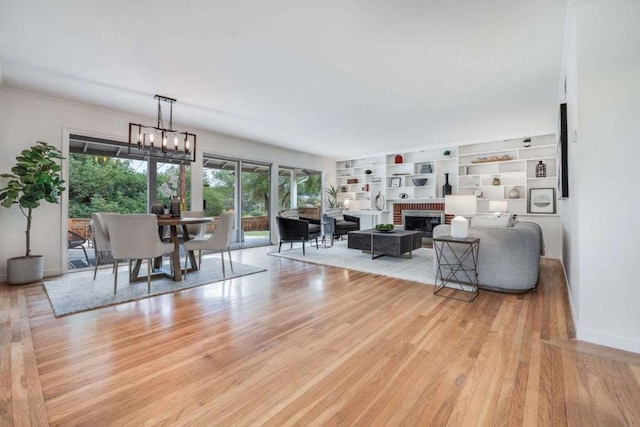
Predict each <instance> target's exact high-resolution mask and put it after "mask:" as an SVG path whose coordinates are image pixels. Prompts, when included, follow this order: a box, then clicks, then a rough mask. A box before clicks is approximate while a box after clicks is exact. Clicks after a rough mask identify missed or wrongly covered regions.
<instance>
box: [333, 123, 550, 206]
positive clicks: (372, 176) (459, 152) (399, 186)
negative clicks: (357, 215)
mask: <svg viewBox="0 0 640 427" xmlns="http://www.w3.org/2000/svg"><path fill="white" fill-rule="evenodd" d="M530 139H531V141H530V142H529V143H528V145H529V146H528V147H525V143H524V141H523V140H524V138H519V139H512V140H507V141H491V142H482V143H475V144H464V145H459V146H458V147H449V148H437V149H435V148H434V149H426V150H422V151H413V152H402V153H393V154H388V155H381V156H374V157H368V158H363V159H350V160H342V161H339V162H337V163H336V177H337V185H338V187H339V188H340V189H341V191H342V192H341V198H340V200H341V201H344V200H345V199H349V204H350V207H349V209H350V210H352V211H375V210H377V209H376V206H375V197H376V195H377V194H378V193H380V194H382V195H383V196H384V197H385V200H386V205H385V208H384V211H393V203H401V202H409V203H418V202H431V201H432V202H441V201H443V198H444V195H443V194H442V186H443V185H444V183H445V174H449V184H451V186H452V194H480V196H478V200H479V203H478V211H479V212H480V213H484V212H489V201H491V200H505V201H507V205H508V211H509V212H513V213H518V214H526V213H527V206H528V205H527V202H528V195H529V194H528V193H529V189H531V188H554V187H555V186H556V181H557V177H556V171H557V168H556V141H555V135H554V134H550V135H541V136H534V137H531V138H530ZM445 150H449V151H450V155H449V156H444V154H443V153H444V151H445ZM540 161H542V162H543V163H544V164H545V165H546V176H545V177H536V165H538V164H539V162H540ZM414 179H425V180H426V183H425V184H424V185H416V184H415V183H414V182H413V180H414ZM516 195H517V197H516Z"/></svg>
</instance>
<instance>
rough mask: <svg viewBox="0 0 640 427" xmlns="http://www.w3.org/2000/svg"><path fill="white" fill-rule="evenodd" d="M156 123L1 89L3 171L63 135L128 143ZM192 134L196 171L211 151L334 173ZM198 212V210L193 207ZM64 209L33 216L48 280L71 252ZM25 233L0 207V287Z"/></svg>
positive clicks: (275, 152) (300, 158)
mask: <svg viewBox="0 0 640 427" xmlns="http://www.w3.org/2000/svg"><path fill="white" fill-rule="evenodd" d="M155 120H156V118H155V117H147V118H144V117H137V116H133V115H130V114H125V113H120V112H114V111H108V110H103V109H98V108H94V107H90V106H86V105H81V104H77V103H70V102H66V101H61V100H57V99H53V98H49V97H44V96H40V95H35V94H30V93H24V92H18V91H13V90H8V89H0V172H2V173H5V172H9V171H10V169H11V167H12V166H13V165H14V163H15V157H16V156H17V155H18V154H19V153H20V151H22V150H24V149H25V148H28V147H30V146H31V145H33V144H34V143H35V142H36V141H45V142H48V143H49V144H52V145H55V146H57V147H58V148H60V149H61V150H62V149H63V139H64V134H65V133H66V132H68V131H69V130H71V131H76V132H86V133H89V134H97V135H103V136H106V137H110V138H113V139H117V140H122V141H126V140H127V138H128V124H129V122H138V123H154V122H155ZM176 125H177V126H176V127H180V128H181V129H186V128H185V127H182V126H178V124H176ZM190 130H191V131H193V132H195V133H196V134H197V135H198V147H197V148H198V152H200V154H199V155H198V162H197V163H196V164H195V165H194V170H196V169H198V168H199V167H201V166H202V155H201V153H202V152H203V151H206V152H210V153H217V154H224V155H228V156H235V157H242V158H247V159H252V160H262V161H267V162H273V163H274V166H276V167H277V165H279V164H283V165H286V166H295V167H303V168H309V169H316V170H325V171H328V172H329V173H330V174H333V173H334V172H333V169H334V168H335V163H334V161H333V159H328V158H323V157H319V156H313V155H311V154H305V153H301V152H296V151H291V150H285V149H281V148H277V147H274V146H271V145H266V144H262V143H259V142H255V141H250V140H246V139H241V138H236V137H232V136H228V135H222V134H217V133H212V132H206V131H203V130H200V129H190ZM65 173H66V171H65ZM197 178H198V175H197V174H194V180H195V179H197ZM200 180H201V177H200ZM200 182H201V181H200ZM329 182H330V181H329ZM274 185H276V184H275V183H274ZM198 191H199V194H198ZM193 197H194V200H201V199H202V191H201V189H197V186H194V195H193ZM65 200H66V196H65ZM194 207H195V208H197V207H198V206H197V205H194ZM64 208H65V204H57V205H56V204H50V203H44V204H43V205H41V206H40V207H39V208H38V209H36V210H35V211H34V219H33V224H32V229H31V231H32V240H31V242H32V250H33V253H34V254H42V255H44V256H45V274H46V275H47V276H49V275H55V274H60V273H62V271H63V269H64V268H63V266H62V262H63V249H64V248H66V237H65V234H64V233H66V229H63V227H66V223H65V219H66V212H65V211H64ZM25 228H26V220H25V218H24V217H23V216H22V214H21V213H20V210H19V209H18V208H17V207H12V208H11V209H6V208H0V229H1V230H2V232H1V233H0V282H2V281H5V280H6V262H5V261H6V259H7V258H11V257H15V256H21V255H24V247H25V239H24V230H25Z"/></svg>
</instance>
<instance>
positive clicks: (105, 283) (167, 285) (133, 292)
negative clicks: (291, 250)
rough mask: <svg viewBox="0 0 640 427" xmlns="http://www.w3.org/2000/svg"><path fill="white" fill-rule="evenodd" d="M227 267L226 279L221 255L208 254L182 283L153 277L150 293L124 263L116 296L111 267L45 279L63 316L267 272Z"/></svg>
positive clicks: (238, 265) (57, 313)
mask: <svg viewBox="0 0 640 427" xmlns="http://www.w3.org/2000/svg"><path fill="white" fill-rule="evenodd" d="M145 266H146V263H143V266H142V267H141V269H140V275H141V276H142V275H144V276H145V277H146V274H147V272H146V267H145ZM225 269H226V273H227V277H226V278H224V277H222V265H221V263H220V258H216V257H211V258H206V257H205V258H204V259H203V260H202V268H201V269H200V270H199V271H194V272H191V273H189V274H188V275H187V277H186V279H184V280H182V281H181V282H175V281H173V280H172V279H170V278H167V277H163V278H157V279H155V280H152V281H151V293H150V294H148V293H147V281H146V280H144V281H142V282H135V283H129V280H128V274H129V273H128V271H129V270H128V267H126V266H125V264H124V263H122V264H121V267H120V270H119V273H118V290H117V292H116V294H115V295H114V293H113V274H111V270H112V269H111V268H101V269H99V270H98V274H97V277H96V280H95V281H94V280H93V270H85V271H79V272H73V273H67V274H65V275H63V276H60V277H56V278H52V279H45V280H46V281H45V283H44V288H45V290H46V292H47V295H48V297H49V301H50V302H51V306H52V308H53V313H54V315H55V316H56V317H60V316H66V315H69V314H73V313H78V312H82V311H88V310H93V309H96V308H101V307H108V306H111V305H116V304H122V303H125V302H130V301H136V300H140V299H143V298H148V297H150V296H155V295H162V294H166V293H170V292H175V291H179V290H182V289H188V288H193V287H196V286H201V285H206V284H209V283H214V282H219V281H221V280H228V279H233V278H236V277H241V276H247V275H249V274H255V273H260V272H263V271H266V269H264V268H259V267H254V266H251V265H247V264H241V263H239V262H234V263H233V271H231V268H230V265H229V262H228V261H226V263H225Z"/></svg>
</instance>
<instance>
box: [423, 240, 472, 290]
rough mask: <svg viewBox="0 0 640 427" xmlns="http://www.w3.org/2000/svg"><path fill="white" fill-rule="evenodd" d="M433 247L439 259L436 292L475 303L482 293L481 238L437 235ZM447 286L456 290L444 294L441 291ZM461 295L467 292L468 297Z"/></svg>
mask: <svg viewBox="0 0 640 427" xmlns="http://www.w3.org/2000/svg"><path fill="white" fill-rule="evenodd" d="M433 250H434V251H435V256H436V260H437V262H438V270H437V271H436V284H435V287H434V288H433V294H434V295H440V296H443V297H446V298H452V299H457V300H460V301H465V302H473V301H474V300H475V299H476V298H477V296H478V293H479V289H478V254H479V252H480V239H479V238H477V237H465V238H461V239H460V238H454V237H451V236H440V237H434V238H433ZM454 285H457V287H456V286H454ZM445 288H447V289H450V290H453V291H454V292H452V293H450V294H445V293H442V294H440V291H442V290H443V289H445ZM459 295H464V298H461V297H459Z"/></svg>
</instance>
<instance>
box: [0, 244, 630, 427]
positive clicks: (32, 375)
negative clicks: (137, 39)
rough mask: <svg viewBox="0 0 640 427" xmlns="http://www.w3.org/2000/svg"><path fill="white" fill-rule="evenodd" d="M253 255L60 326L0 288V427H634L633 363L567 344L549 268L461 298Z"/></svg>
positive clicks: (25, 294) (35, 296) (565, 318)
mask: <svg viewBox="0 0 640 427" xmlns="http://www.w3.org/2000/svg"><path fill="white" fill-rule="evenodd" d="M266 252H267V249H266V248H258V249H252V250H244V251H237V252H234V253H233V258H234V260H236V261H239V262H244V263H247V264H253V265H265V266H266V267H267V268H268V272H265V273H261V274H256V275H253V276H247V277H243V278H239V279H234V280H232V281H227V282H226V283H224V282H219V283H215V284H211V285H207V286H202V287H198V288H195V289H191V290H187V291H183V292H178V293H175V294H172V295H163V296H160V297H155V298H151V299H148V300H144V301H138V302H134V303H129V304H123V305H119V306H115V307H110V308H106V309H102V310H95V311H91V312H87V313H82V314H77V315H73V316H68V317H63V318H58V319H56V318H55V317H53V314H52V311H51V307H50V305H49V301H48V299H47V296H46V294H45V292H44V290H43V288H42V286H40V285H29V286H16V287H9V286H8V285H0V316H1V320H0V322H1V324H2V329H1V335H0V367H1V371H0V374H1V378H2V380H1V382H0V425H2V426H10V425H12V424H13V425H34V426H41V425H47V424H50V425H118V426H122V425H125V426H126V425H135V426H138V425H143V424H148V425H189V426H191V425H232V424H234V425H270V426H281V425H301V426H307V425H324V424H328V425H364V426H370V425H420V426H428V425H451V426H472V425H492V426H493V425H507V424H508V425H544V426H547V425H553V426H560V425H571V426H590V425H593V426H624V425H640V355H637V354H632V353H625V352H622V351H616V350H612V349H607V348H604V347H599V346H595V345H590V344H586V343H581V342H576V341H574V340H572V339H571V338H572V336H573V327H572V323H571V317H570V314H569V309H568V304H567V296H566V290H565V285H564V283H563V279H562V274H561V267H560V264H559V262H557V261H548V260H543V261H542V270H541V275H540V284H539V288H538V291H537V292H535V293H527V294H523V295H507V294H499V293H492V292H481V293H480V296H479V297H478V298H477V299H476V301H475V302H474V303H471V304H469V303H465V302H459V301H455V300H450V299H445V298H441V297H438V296H434V295H432V287H431V286H427V285H422V284H418V283H414V282H408V281H403V280H399V279H390V278H387V277H383V276H375V275H369V274H364V273H359V272H354V271H348V270H344V269H339V268H333V267H323V266H318V265H314V264H307V263H300V262H296V261H291V260H286V259H281V258H275V257H267V256H265V255H264V254H265V253H266ZM398 262H401V260H399V261H398ZM99 274H110V273H109V271H108V270H105V271H101V272H99Z"/></svg>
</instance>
